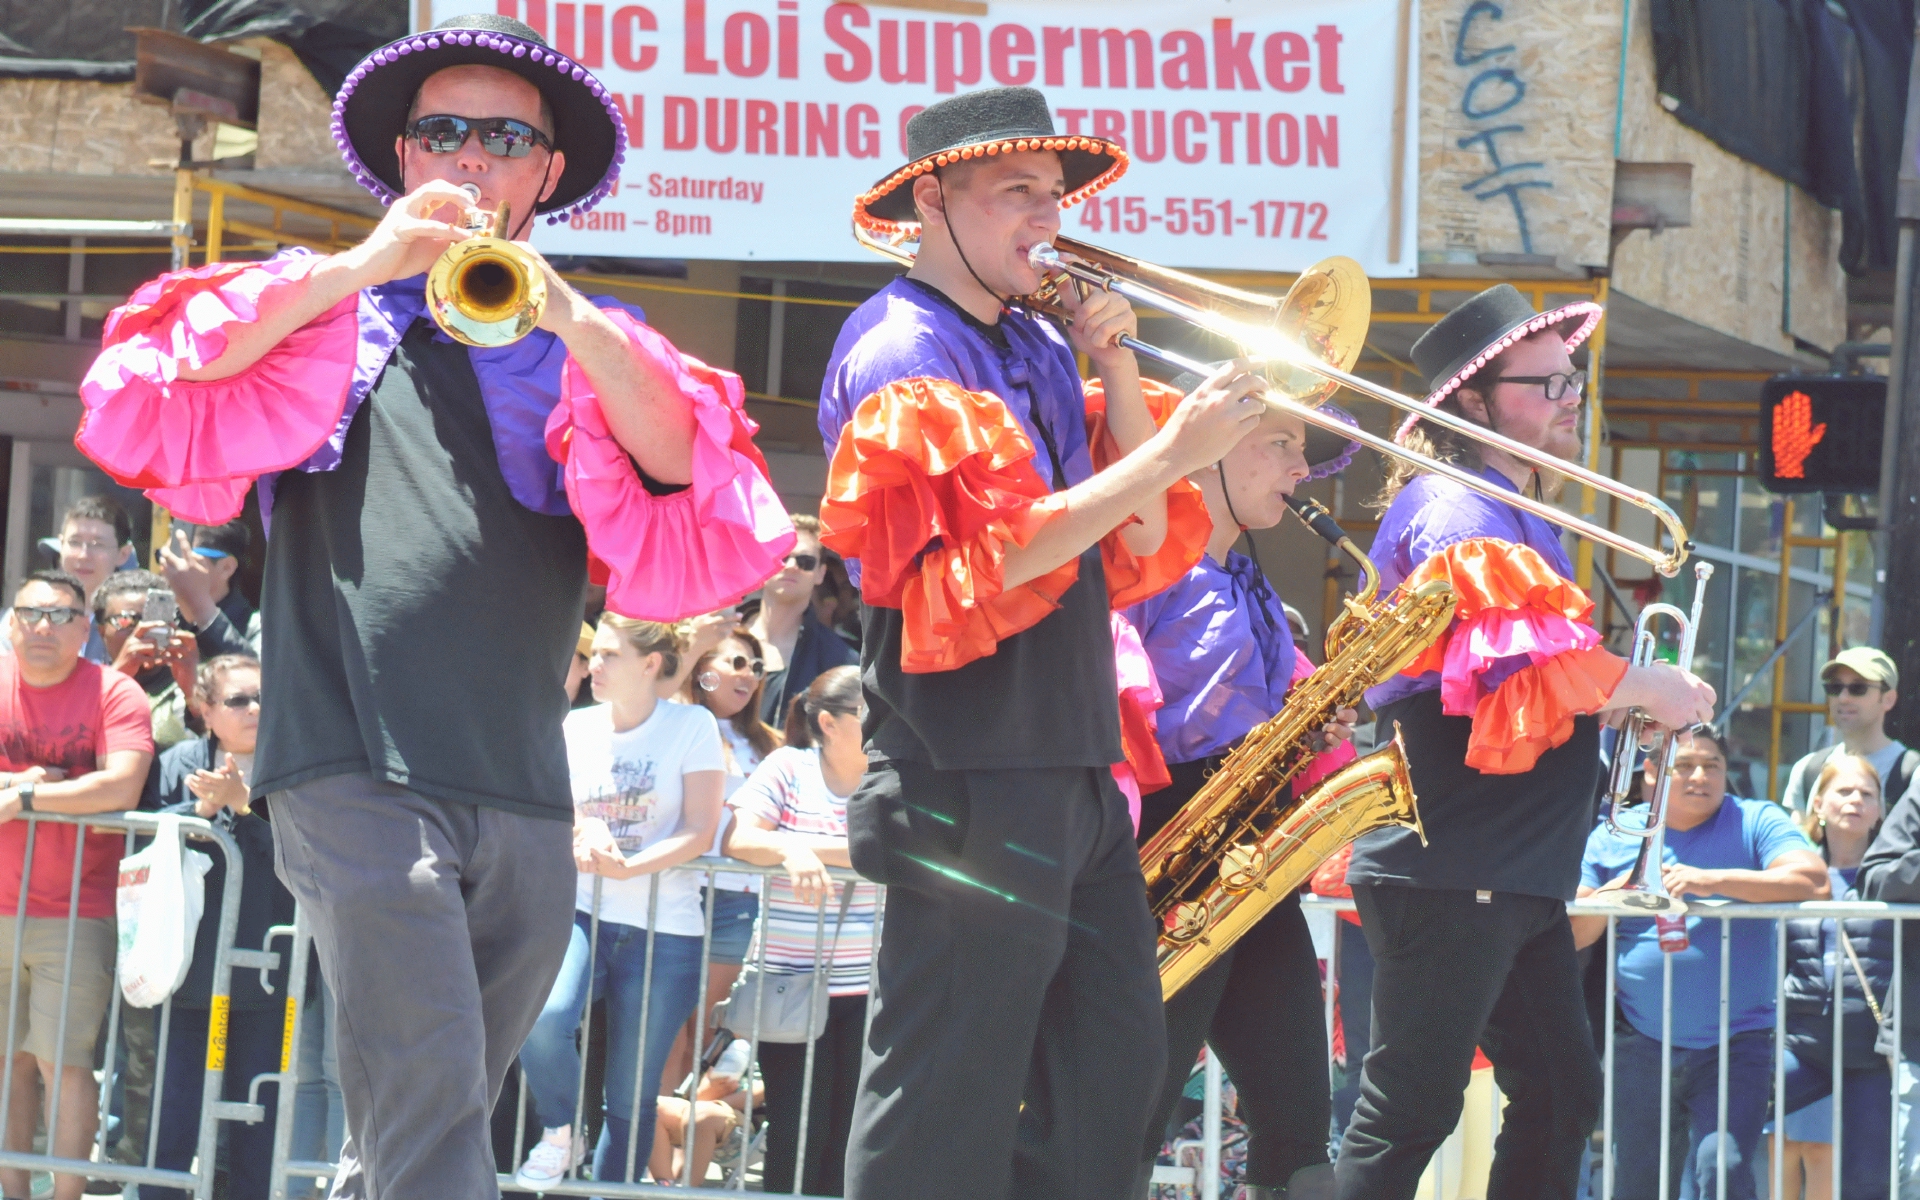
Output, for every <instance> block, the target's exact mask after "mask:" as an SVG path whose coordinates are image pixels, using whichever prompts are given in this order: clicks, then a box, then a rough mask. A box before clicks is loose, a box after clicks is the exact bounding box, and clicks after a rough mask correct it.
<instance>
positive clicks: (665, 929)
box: [565, 704, 726, 937]
mask: <svg viewBox="0 0 1920 1200" xmlns="http://www.w3.org/2000/svg"><path fill="white" fill-rule="evenodd" d="M565 728H566V736H567V769H568V770H569V771H570V772H571V773H572V775H573V811H574V814H575V815H576V816H580V817H599V818H600V819H601V820H603V821H605V822H606V823H607V828H608V829H609V830H611V831H612V833H613V837H614V840H615V841H616V842H618V843H619V845H620V852H621V853H622V854H625V855H628V856H629V857H631V856H632V855H633V854H635V853H637V852H638V851H641V850H644V849H646V848H647V847H648V846H651V845H653V844H654V843H655V842H658V841H661V840H662V839H664V838H668V837H671V836H672V835H673V834H674V832H675V831H677V830H678V829H679V828H680V822H681V801H682V798H683V796H684V791H683V787H682V776H685V775H687V774H690V773H691V772H694V771H721V770H725V769H726V763H725V757H724V754H723V752H722V750H721V746H720V727H719V725H718V724H716V723H715V721H714V719H713V714H712V713H710V712H708V711H707V710H706V709H705V708H703V707H701V706H699V705H697V704H656V705H654V706H653V714H652V715H651V716H649V717H648V718H647V719H646V720H644V721H642V722H641V723H640V724H638V725H636V726H634V727H633V728H632V729H629V730H627V731H625V732H624V733H615V732H614V729H613V706H612V705H610V704H596V705H594V706H593V707H592V708H577V709H575V710H573V711H572V712H571V713H569V714H567V720H566V726H565ZM596 879H597V880H599V882H600V919H601V920H603V921H614V922H617V923H619V924H621V925H631V926H635V927H637V928H645V927H646V924H647V905H648V903H649V899H650V897H651V894H652V891H653V885H654V881H655V880H656V879H658V880H659V883H660V899H659V907H658V909H657V910H656V912H657V914H658V920H657V921H656V923H655V928H656V929H658V930H659V931H660V932H661V933H675V934H680V935H682V936H685V937H699V936H700V935H701V933H702V932H703V930H704V928H705V924H706V922H705V919H704V918H703V916H702V914H701V910H700V878H699V876H698V875H697V874H695V873H692V872H687V871H672V872H667V873H663V874H659V875H638V876H635V877H634V878H632V879H607V878H605V877H604V876H598V875H590V874H583V875H581V876H580V880H579V885H578V890H577V891H576V893H575V898H574V906H575V907H576V908H578V909H579V910H580V911H581V912H591V911H593V885H594V881H595V880H596Z"/></svg>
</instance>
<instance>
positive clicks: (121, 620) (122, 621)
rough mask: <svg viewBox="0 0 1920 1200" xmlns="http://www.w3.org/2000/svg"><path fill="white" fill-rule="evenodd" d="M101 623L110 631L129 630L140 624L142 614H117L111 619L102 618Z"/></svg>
mask: <svg viewBox="0 0 1920 1200" xmlns="http://www.w3.org/2000/svg"><path fill="white" fill-rule="evenodd" d="M100 623H101V624H102V625H105V626H106V627H107V628H108V629H127V628H131V627H132V626H134V625H138V624H139V623H140V614H139V613H115V614H113V615H112V616H110V617H102V618H101V619H100Z"/></svg>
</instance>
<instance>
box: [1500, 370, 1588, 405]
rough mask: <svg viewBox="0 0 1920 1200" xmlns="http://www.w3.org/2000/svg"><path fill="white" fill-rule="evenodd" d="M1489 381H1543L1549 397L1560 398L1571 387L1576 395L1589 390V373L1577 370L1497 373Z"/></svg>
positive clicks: (1550, 398)
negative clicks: (1512, 373) (1528, 373)
mask: <svg viewBox="0 0 1920 1200" xmlns="http://www.w3.org/2000/svg"><path fill="white" fill-rule="evenodd" d="M1487 382H1488V383H1543V384H1545V385H1546V386H1547V399H1549V400H1558V399H1560V397H1562V396H1564V395H1566V394H1567V392H1568V390H1569V389H1571V390H1572V391H1573V393H1574V394H1575V395H1579V394H1580V393H1583V392H1585V391H1586V390H1587V373H1586V372H1585V371H1575V372H1573V373H1572V374H1570V375H1569V374H1566V373H1565V372H1561V371H1556V372H1554V373H1553V374H1551V375H1495V376H1494V377H1493V378H1492V379H1489V380H1487Z"/></svg>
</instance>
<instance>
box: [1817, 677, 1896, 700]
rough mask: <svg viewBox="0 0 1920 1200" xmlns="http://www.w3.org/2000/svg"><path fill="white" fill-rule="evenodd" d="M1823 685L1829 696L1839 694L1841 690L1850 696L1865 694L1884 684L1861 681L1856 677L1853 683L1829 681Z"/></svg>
mask: <svg viewBox="0 0 1920 1200" xmlns="http://www.w3.org/2000/svg"><path fill="white" fill-rule="evenodd" d="M1822 686H1823V687H1825V688H1826V689H1827V695H1829V696H1838V695H1839V694H1840V693H1841V692H1845V693H1846V694H1847V695H1849V696H1864V695H1866V694H1867V693H1868V692H1869V691H1870V690H1872V689H1874V688H1877V687H1881V686H1883V685H1881V684H1878V683H1861V682H1860V681H1859V680H1857V679H1856V680H1854V681H1853V682H1852V683H1828V684H1823V685H1822Z"/></svg>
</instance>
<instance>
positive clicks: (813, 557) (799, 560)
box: [780, 554, 820, 571]
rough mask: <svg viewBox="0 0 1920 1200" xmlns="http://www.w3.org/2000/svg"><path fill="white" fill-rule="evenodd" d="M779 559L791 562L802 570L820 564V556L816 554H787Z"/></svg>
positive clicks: (807, 569)
mask: <svg viewBox="0 0 1920 1200" xmlns="http://www.w3.org/2000/svg"><path fill="white" fill-rule="evenodd" d="M780 561H781V562H783V563H792V564H793V565H794V566H796V567H799V568H800V569H801V570H802V571H811V570H813V569H814V568H815V567H817V566H819V565H820V556H819V555H818V554H789V555H787V556H786V557H785V558H783V559H781V560H780Z"/></svg>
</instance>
